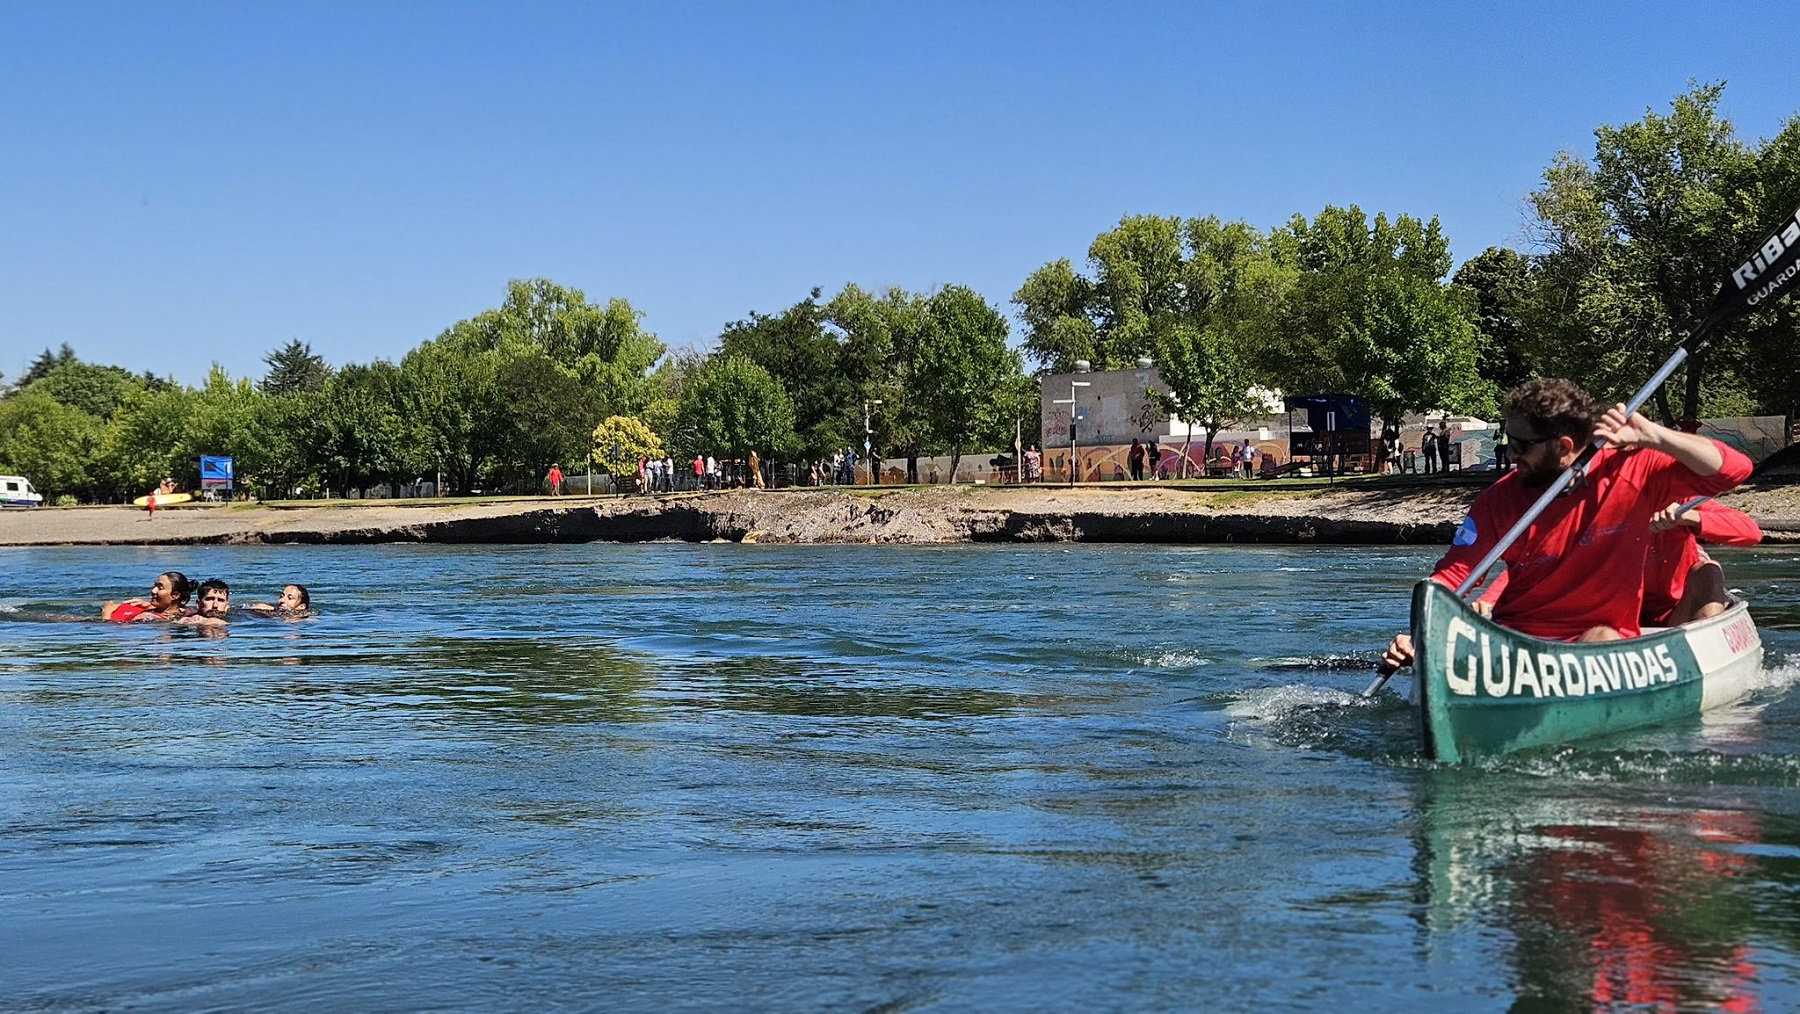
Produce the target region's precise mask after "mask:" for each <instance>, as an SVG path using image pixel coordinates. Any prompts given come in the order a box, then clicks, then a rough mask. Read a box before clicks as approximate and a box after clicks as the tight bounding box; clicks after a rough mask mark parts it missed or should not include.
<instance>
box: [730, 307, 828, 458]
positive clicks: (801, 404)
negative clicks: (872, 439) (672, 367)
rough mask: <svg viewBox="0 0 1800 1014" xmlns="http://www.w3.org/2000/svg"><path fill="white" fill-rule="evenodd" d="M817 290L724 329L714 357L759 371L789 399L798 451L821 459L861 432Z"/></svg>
mask: <svg viewBox="0 0 1800 1014" xmlns="http://www.w3.org/2000/svg"><path fill="white" fill-rule="evenodd" d="M826 324H827V319H826V315H825V311H824V308H823V307H821V306H820V304H819V290H818V289H814V290H813V291H812V294H811V295H810V296H809V297H807V298H806V299H803V300H801V301H800V302H798V303H795V304H794V305H793V306H791V307H789V308H787V309H786V310H783V311H782V312H781V313H778V314H774V315H772V316H769V315H763V314H759V313H751V314H750V316H749V317H748V318H747V319H745V320H740V321H734V322H733V323H731V324H728V325H726V327H725V330H724V332H723V333H722V334H721V335H720V336H719V348H718V351H717V352H716V353H715V355H714V358H715V359H720V358H724V359H731V358H738V359H744V360H746V361H748V362H751V363H755V364H756V365H758V366H760V367H762V368H763V369H764V370H765V371H767V373H768V374H769V376H770V377H772V378H773V379H774V380H775V381H776V382H777V383H779V384H780V385H781V390H782V391H783V393H784V395H785V396H786V397H787V398H789V399H791V403H792V405H793V412H794V422H793V428H794V431H795V433H796V435H797V437H798V439H799V442H800V447H799V451H800V452H801V453H802V454H804V455H806V456H808V457H821V456H824V455H826V454H829V453H831V450H832V448H836V447H843V446H845V445H847V444H849V443H850V442H851V439H852V428H851V419H852V418H854V419H855V420H856V425H857V427H858V428H859V429H860V426H861V422H862V415H861V405H860V404H859V403H858V399H857V393H858V392H857V388H856V385H855V384H854V383H853V382H852V381H851V378H850V377H849V376H848V375H847V374H846V372H845V371H844V368H843V363H842V361H841V354H842V347H841V344H840V339H839V337H838V335H837V334H835V333H833V331H832V330H830V329H828V328H827V327H826Z"/></svg>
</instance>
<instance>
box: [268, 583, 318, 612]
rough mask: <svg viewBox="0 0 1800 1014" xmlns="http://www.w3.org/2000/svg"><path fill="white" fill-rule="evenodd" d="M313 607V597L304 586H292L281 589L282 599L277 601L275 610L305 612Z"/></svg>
mask: <svg viewBox="0 0 1800 1014" xmlns="http://www.w3.org/2000/svg"><path fill="white" fill-rule="evenodd" d="M311 607H312V595H311V593H309V592H308V591H307V590H306V586H305V585H303V584H290V585H288V586H287V587H285V588H283V589H281V598H279V599H276V600H275V608H277V609H281V610H285V611H287V612H290V613H298V612H304V611H305V610H307V609H309V608H311Z"/></svg>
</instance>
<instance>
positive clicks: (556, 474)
mask: <svg viewBox="0 0 1800 1014" xmlns="http://www.w3.org/2000/svg"><path fill="white" fill-rule="evenodd" d="M544 481H545V482H546V483H549V485H550V495H551V496H562V482H563V474H562V466H561V465H559V464H552V465H551V466H550V474H548V475H546V476H544Z"/></svg>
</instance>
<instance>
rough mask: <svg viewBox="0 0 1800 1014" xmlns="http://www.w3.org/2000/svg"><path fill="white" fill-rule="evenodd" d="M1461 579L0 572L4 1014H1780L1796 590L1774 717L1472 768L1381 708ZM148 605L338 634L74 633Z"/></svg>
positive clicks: (788, 563)
mask: <svg viewBox="0 0 1800 1014" xmlns="http://www.w3.org/2000/svg"><path fill="white" fill-rule="evenodd" d="M1434 556H1435V553H1434V552H1432V551H1429V550H1411V549H1342V548H1331V549H1320V548H1312V549H1300V548H1268V547H1242V546H1206V547H1179V548H1176V547H1166V546H1156V547H1142V546H1131V547H1123V546H1058V547H1048V548H1046V547H991V546H990V547H978V546H948V547H870V546H855V547H849V546H845V547H829V546H806V547H784V546H738V545H663V544H658V545H642V546H619V545H605V544H594V545H583V546H530V547H481V548H459V547H443V546H398V547H309V548H304V549H302V548H238V547H206V548H182V547H175V548H155V549H136V548H132V549H93V548H84V549H28V550H27V549H14V550H0V568H3V569H0V575H3V576H0V1006H3V1007H5V1008H7V1009H24V1010H37V1009H47V1010H88V1009H118V1008H133V1009H145V1010H158V1009H179V1010H207V1009H244V1008H251V1009H289V1010H291V1009H356V1010H399V1009H408V1010H411V1009H444V1010H488V1009H493V1008H496V1007H503V1008H509V1009H552V1010H555V1009H594V1008H605V1009H620V1010H652V1009H654V1010H665V1009H714V1010H717V1009H731V1010H810V1009H830V1010H868V1011H877V1010H878V1011H901V1010H963V1009H971V1008H980V1009H984V1010H985V1009H995V1010H1002V1009H1016V1010H1038V1009H1098V1010H1140V1009H1159V1008H1160V1009H1197V1008H1199V1009H1280V1010H1328V1011H1342V1010H1375V1009H1379V1010H1387V1011H1433V1012H1436V1011H1441V1010H1443V1009H1446V1007H1447V1006H1450V1007H1453V1008H1454V1009H1458V1010H1507V1009H1511V1008H1515V1007H1517V1008H1519V1009H1557V1010H1560V1009H1600V1010H1645V1009H1699V1008H1713V1007H1726V1008H1728V1009H1733V1010H1757V1009H1760V1010H1771V1011H1776V1010H1788V1009H1794V1008H1795V1007H1796V1005H1797V1004H1800V898H1797V897H1796V890H1797V888H1800V701H1797V698H1800V695H1796V694H1794V693H1792V691H1791V685H1792V684H1793V683H1794V682H1795V681H1796V680H1797V679H1800V577H1796V576H1795V575H1797V574H1800V552H1796V551H1795V550H1794V549H1790V548H1771V549H1762V550H1752V551H1740V552H1730V553H1727V554H1725V559H1726V562H1727V571H1728V574H1729V575H1730V578H1731V580H1732V583H1733V584H1734V586H1737V587H1741V588H1742V589H1743V591H1744V592H1745V594H1746V595H1748V596H1749V597H1750V598H1751V599H1752V601H1753V603H1754V608H1755V611H1756V613H1757V616H1758V619H1759V622H1760V623H1761V625H1762V627H1763V632H1764V639H1765V646H1766V647H1767V649H1768V653H1769V654H1768V659H1767V666H1766V672H1765V679H1764V683H1765V685H1764V687H1763V688H1762V689H1761V690H1760V691H1759V692H1758V693H1757V694H1756V695H1755V696H1754V698H1753V699H1751V700H1750V701H1748V702H1746V703H1744V704H1742V705H1738V706H1735V707H1733V708H1730V709H1728V710H1726V711H1725V712H1722V713H1719V714H1717V715H1715V716H1712V717H1710V718H1708V719H1706V720H1703V721H1701V720H1696V721H1694V722H1692V723H1689V724H1686V725H1683V726H1680V727H1676V728H1668V729H1662V730H1658V731H1655V732H1652V733H1646V734H1642V735H1636V736H1631V737H1626V738H1621V739H1617V740H1613V741H1607V742H1602V743H1597V744H1590V745H1585V746H1583V747H1581V748H1580V749H1572V750H1563V751H1555V752H1547V753H1539V754H1534V755H1528V756H1523V757H1515V758H1511V759H1508V760H1506V761H1504V762H1500V763H1495V764H1491V765H1488V766H1486V767H1482V768H1476V769H1448V768H1442V767H1438V766H1435V765H1429V764H1425V763H1422V762H1420V761H1418V760H1416V759H1414V757H1413V755H1412V752H1411V751H1412V743H1413V740H1412V727H1411V719H1410V715H1409V712H1408V709H1407V707H1406V704H1405V700H1404V696H1403V695H1404V693H1405V689H1406V688H1405V681H1404V678H1401V679H1397V680H1396V681H1395V683H1394V684H1393V685H1391V687H1390V689H1389V690H1388V691H1385V692H1384V693H1383V695H1381V696H1380V697H1378V698H1377V699H1375V700H1374V701H1364V700H1361V699H1360V698H1359V697H1358V694H1359V692H1360V691H1361V690H1362V688H1363V687H1364V686H1365V685H1366V683H1367V681H1368V678H1369V674H1368V672H1367V670H1366V665H1367V662H1368V660H1369V659H1372V658H1373V653H1374V649H1375V647H1376V646H1377V645H1378V644H1379V643H1381V642H1382V641H1384V640H1385V639H1386V637H1387V636H1388V635H1389V634H1390V633H1391V632H1392V631H1393V630H1394V629H1396V628H1397V627H1398V626H1399V625H1400V624H1401V623H1402V622H1403V618H1404V611H1405V609H1406V605H1407V600H1408V590H1409V587H1410V584H1411V582H1412V580H1413V579H1415V578H1416V577H1417V576H1418V575H1419V574H1420V573H1421V572H1422V571H1423V570H1425V569H1426V568H1427V567H1428V566H1429V564H1430V562H1431V560H1432V559H1433V558H1434ZM171 567H176V568H179V569H181V570H184V571H185V572H187V573H188V574H189V575H191V576H195V577H199V576H211V575H219V576H223V577H226V578H228V579H230V580H231V581H232V583H233V586H234V589H235V591H236V597H237V601H238V602H239V603H244V602H248V601H255V600H257V599H265V600H268V599H272V598H273V596H274V595H275V593H276V592H277V591H278V590H279V586H280V585H281V583H283V582H286V581H301V582H303V583H305V584H307V585H309V586H310V587H311V589H312V591H313V594H314V600H315V603H316V604H317V605H319V606H320V610H321V611H320V615H319V616H318V617H317V618H314V619H311V620H305V621H298V622H280V621H273V620H243V621H240V622H238V623H236V624H234V625H232V626H231V627H230V628H229V633H228V636H224V637H205V636H200V634H198V633H196V632H194V631H190V630H170V629H168V628H158V627H153V626H144V625H134V626H127V627H119V626H113V625H102V624H98V623H91V622H86V623H83V622H74V621H72V620H70V619H67V618H63V617H62V616H60V615H59V614H67V613H70V612H73V611H75V610H76V609H80V610H82V611H90V610H91V609H92V608H93V603H96V602H98V601H99V600H100V599H102V598H105V597H118V596H120V595H123V594H128V593H141V591H140V590H141V589H145V588H147V587H148V584H149V582H150V580H151V579H152V578H153V576H154V575H155V574H156V573H157V572H158V571H161V570H164V569H168V568H171ZM1790 656H1791V657H1793V658H1794V659H1795V661H1794V662H1790V661H1789V660H1788V659H1789V658H1790Z"/></svg>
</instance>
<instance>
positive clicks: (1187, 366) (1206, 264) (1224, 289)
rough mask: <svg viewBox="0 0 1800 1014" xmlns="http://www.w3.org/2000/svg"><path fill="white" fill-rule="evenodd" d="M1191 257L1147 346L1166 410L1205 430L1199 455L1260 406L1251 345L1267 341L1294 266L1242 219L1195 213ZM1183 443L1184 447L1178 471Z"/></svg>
mask: <svg viewBox="0 0 1800 1014" xmlns="http://www.w3.org/2000/svg"><path fill="white" fill-rule="evenodd" d="M1184 233H1185V237H1186V238H1185V244H1186V247H1187V248H1188V250H1189V251H1190V254H1189V255H1188V258H1187V260H1186V262H1185V263H1184V264H1183V267H1182V275H1183V298H1182V300H1181V302H1180V303H1179V304H1178V305H1176V306H1175V307H1173V308H1170V309H1166V310H1164V311H1162V314H1161V316H1160V317H1159V318H1158V319H1157V320H1156V321H1153V322H1152V326H1151V329H1150V331H1151V336H1152V343H1153V344H1152V351H1153V353H1154V355H1155V358H1156V362H1157V367H1158V371H1159V373H1160V374H1161V376H1162V379H1163V383H1164V384H1165V385H1167V386H1168V388H1169V393H1168V394H1166V395H1160V393H1159V397H1158V398H1157V399H1156V400H1157V401H1158V402H1159V404H1160V407H1161V408H1162V409H1163V410H1164V411H1168V412H1172V413H1174V414H1176V415H1179V416H1180V417H1181V418H1183V419H1186V420H1187V421H1188V442H1189V443H1192V441H1193V429H1194V426H1195V425H1196V424H1198V425H1199V426H1200V427H1201V429H1202V430H1203V431H1204V433H1205V440H1206V443H1205V446H1204V450H1203V452H1202V460H1209V459H1210V458H1211V457H1212V442H1213V438H1214V437H1215V436H1216V435H1217V434H1218V432H1219V431H1220V430H1221V429H1224V428H1226V427H1228V426H1233V425H1236V424H1237V423H1238V422H1240V421H1242V420H1243V419H1244V418H1246V417H1248V416H1252V415H1255V414H1258V413H1260V412H1261V411H1263V398H1262V397H1261V396H1260V395H1259V394H1258V393H1257V392H1256V391H1255V390H1254V388H1256V387H1257V386H1259V385H1260V384H1261V383H1262V381H1263V378H1262V375H1261V372H1260V371H1259V370H1258V369H1257V368H1256V365H1255V360H1256V355H1255V350H1256V349H1257V348H1259V347H1261V346H1262V345H1263V344H1266V343H1267V342H1269V341H1270V340H1271V339H1272V336H1273V333H1274V330H1275V327H1276V325H1277V321H1278V314H1279V312H1280V309H1281V307H1282V306H1283V304H1284V301H1285V300H1286V298H1287V293H1288V290H1289V289H1291V288H1292V287H1293V283H1294V277H1295V271H1294V269H1293V268H1292V266H1291V265H1289V264H1284V263H1282V262H1281V261H1279V260H1278V259H1277V258H1276V257H1275V256H1274V254H1273V252H1272V250H1271V247H1270V244H1269V240H1268V237H1265V236H1264V235H1263V234H1262V233H1261V232H1260V231H1258V230H1257V229H1256V228H1255V227H1254V226H1251V225H1250V224H1248V223H1246V222H1230V223H1226V222H1221V221H1220V220H1219V219H1218V218H1216V217H1207V218H1196V219H1192V220H1190V221H1189V222H1187V223H1186V225H1185V227H1184ZM1186 467H1187V446H1186V445H1184V446H1183V447H1182V468H1183V469H1184V470H1185V469H1186Z"/></svg>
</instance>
